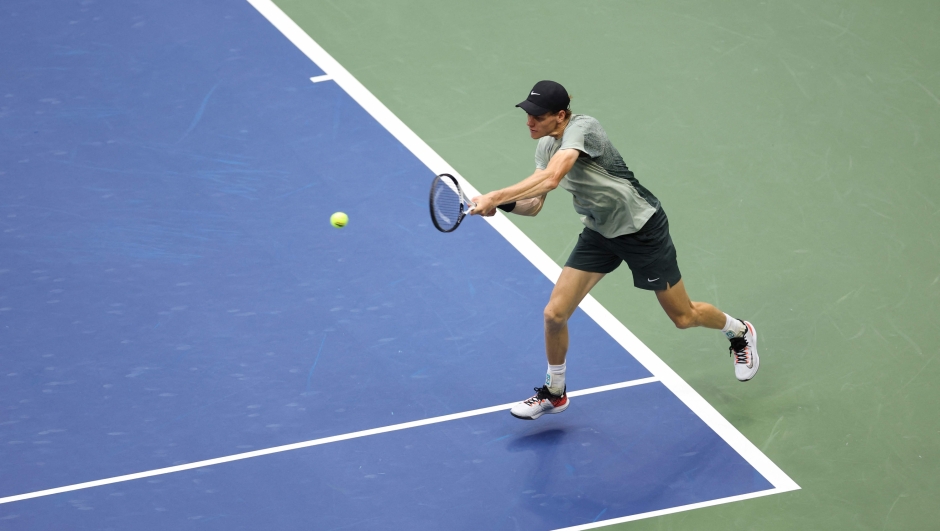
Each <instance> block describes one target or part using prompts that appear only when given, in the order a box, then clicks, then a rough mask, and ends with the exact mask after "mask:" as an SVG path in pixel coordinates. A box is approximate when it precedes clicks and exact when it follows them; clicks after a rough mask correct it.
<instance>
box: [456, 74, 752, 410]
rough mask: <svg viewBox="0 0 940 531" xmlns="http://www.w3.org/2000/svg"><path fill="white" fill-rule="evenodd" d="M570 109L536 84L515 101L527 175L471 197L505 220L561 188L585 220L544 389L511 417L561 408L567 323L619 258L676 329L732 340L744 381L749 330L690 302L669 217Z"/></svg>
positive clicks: (552, 86)
mask: <svg viewBox="0 0 940 531" xmlns="http://www.w3.org/2000/svg"><path fill="white" fill-rule="evenodd" d="M570 103H571V98H570V96H569V95H568V91H566V90H565V88H564V87H563V86H561V85H560V84H558V83H556V82H554V81H539V82H538V83H536V84H535V86H534V87H532V90H530V91H529V95H528V97H526V99H525V101H523V102H522V103H520V104H518V105H516V107H520V108H522V110H524V111H525V112H526V113H527V114H528V118H527V120H526V125H528V127H529V134H530V135H531V136H532V138H534V139H537V140H538V141H539V143H538V146H537V147H536V148H535V173H533V174H532V175H530V176H529V177H527V178H526V179H524V180H522V181H520V182H518V183H516V184H514V185H512V186H510V187H508V188H503V189H501V190H496V191H493V192H490V193H488V194H485V195H481V196H478V197H475V198H473V202H474V203H476V205H477V206H476V208H475V209H474V210H473V211H472V212H471V214H474V215H483V216H492V215H493V214H495V213H496V208H497V205H501V206H500V207H499V208H501V209H502V210H506V211H508V212H512V213H513V214H519V215H522V216H535V215H536V214H538V213H539V211H540V210H541V209H542V205H543V204H544V203H545V196H546V195H547V194H548V193H549V192H551V191H552V190H554V189H555V188H558V187H559V186H561V187H562V188H564V189H565V190H568V191H569V192H571V195H572V196H574V209H575V211H577V212H578V214H580V215H581V221H582V222H583V223H584V229H583V230H582V232H581V235H580V236H579V237H578V243H577V245H575V247H574V250H573V251H572V252H571V256H569V257H568V261H567V263H566V264H565V267H564V268H563V269H562V271H561V276H559V277H558V282H556V283H555V288H554V290H552V295H551V298H550V299H549V301H548V305H547V306H546V307H545V315H544V317H545V352H546V356H547V357H548V372H547V374H546V375H545V384H544V385H543V386H542V387H540V388H539V387H537V388H535V391H536V394H535V396H533V397H532V398H529V399H528V400H524V401H522V402H520V403H518V404H516V405H515V406H514V407H513V408H512V410H511V413H512V414H513V416H515V417H518V418H521V419H529V420H531V419H536V418H538V417H540V416H542V415H543V414H545V413H561V412H562V411H564V410H565V409H567V408H568V404H569V402H568V396H567V393H566V387H565V356H566V355H567V352H568V319H569V318H570V317H571V315H572V314H573V313H574V311H575V309H576V308H577V307H578V304H580V303H581V300H582V299H584V297H585V296H586V295H587V294H588V292H589V291H591V288H593V287H594V285H595V284H597V283H598V281H600V279H602V278H604V275H606V274H607V273H610V272H611V271H613V270H614V269H617V267H618V266H619V265H620V264H621V263H622V262H626V263H627V265H628V266H629V267H630V270H631V271H632V272H633V284H634V286H636V287H638V288H640V289H645V290H649V291H653V292H654V293H656V298H657V299H658V300H659V303H660V305H662V307H663V310H665V311H666V314H667V315H668V316H669V318H670V319H672V322H673V323H675V325H676V327H678V328H681V329H685V328H692V327H695V326H704V327H707V328H714V329H716V330H721V331H722V333H724V334H725V337H727V338H728V339H729V340H730V341H731V346H730V349H729V350H730V353H731V357H732V359H733V361H734V373H735V376H736V377H737V378H738V380H740V381H742V382H746V381H748V380H750V379H751V378H753V377H754V375H755V374H757V369H758V367H759V366H760V358H758V356H757V332H756V331H755V330H754V326H753V325H752V324H751V323H749V322H747V321H742V320H740V319H735V318H733V317H731V316H730V315H728V314H726V313H723V312H722V311H721V310H719V309H718V308H716V307H714V306H712V305H711V304H708V303H705V302H694V301H692V300H690V299H689V295H688V294H687V293H686V291H685V285H684V284H683V283H682V275H681V274H680V273H679V264H678V262H677V261H676V248H675V246H674V245H673V243H672V238H671V237H670V236H669V220H668V219H667V217H666V212H665V211H664V210H663V208H662V205H660V202H659V200H658V199H657V198H656V196H654V195H653V194H652V193H651V192H650V191H649V190H647V189H646V188H644V187H643V185H641V184H640V183H639V181H637V179H636V177H634V175H633V172H632V171H630V169H629V168H627V166H626V164H624V161H623V158H621V156H620V153H619V152H618V151H617V149H616V148H614V146H613V145H611V143H610V140H609V139H608V138H607V133H606V132H605V131H604V129H603V128H602V127H601V124H600V123H599V122H598V121H597V120H595V119H594V118H591V117H590V116H585V115H582V114H572V113H571V108H570Z"/></svg>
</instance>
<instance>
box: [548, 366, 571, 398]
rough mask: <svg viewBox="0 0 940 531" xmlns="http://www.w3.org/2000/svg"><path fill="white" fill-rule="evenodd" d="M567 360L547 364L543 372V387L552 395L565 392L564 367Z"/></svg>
mask: <svg viewBox="0 0 940 531" xmlns="http://www.w3.org/2000/svg"><path fill="white" fill-rule="evenodd" d="M567 364H568V362H567V361H566V362H565V363H562V364H561V365H549V366H548V372H546V373H545V387H548V392H549V393H551V394H553V395H561V394H562V393H564V392H565V368H566V366H567Z"/></svg>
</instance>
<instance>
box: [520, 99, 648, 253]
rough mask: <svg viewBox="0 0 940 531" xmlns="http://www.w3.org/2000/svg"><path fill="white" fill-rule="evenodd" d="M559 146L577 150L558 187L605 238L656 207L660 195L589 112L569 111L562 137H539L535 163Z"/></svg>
mask: <svg viewBox="0 0 940 531" xmlns="http://www.w3.org/2000/svg"><path fill="white" fill-rule="evenodd" d="M561 149H577V150H578V151H580V152H581V154H580V156H579V157H578V160H577V162H575V163H574V166H573V167H572V168H571V171H569V172H568V175H566V176H565V177H564V179H562V180H561V187H562V188H564V189H565V190H568V191H569V192H571V195H572V196H573V202H574V209H575V210H576V211H577V212H578V214H580V215H581V222H582V223H584V226H585V227H587V228H589V229H591V230H594V231H597V232H599V233H600V234H601V235H603V236H604V237H605V238H615V237H617V236H622V235H624V234H633V233H634V232H637V231H639V230H640V229H641V228H643V225H644V224H646V221H647V220H648V219H649V218H650V217H651V216H652V215H653V214H654V213H655V212H656V210H657V209H658V208H659V200H658V199H656V196H654V195H653V194H652V193H650V191H649V190H647V189H646V188H644V187H643V186H642V185H640V183H639V181H637V180H636V178H635V177H634V176H633V172H632V171H630V169H629V168H627V165H626V164H625V163H624V162H623V158H622V157H621V156H620V153H619V152H618V151H617V149H616V148H615V147H614V146H613V145H612V144H611V143H610V140H609V139H608V138H607V133H606V132H605V131H604V128H603V127H601V124H600V122H598V121H597V120H595V119H594V118H591V117H590V116H585V115H583V114H575V115H572V117H571V120H570V121H569V122H568V125H567V126H566V127H565V131H564V133H562V136H561V138H559V139H555V138H552V137H550V136H545V137H542V138H541V139H539V144H538V146H537V147H536V148H535V166H536V167H537V168H538V169H541V170H543V169H545V168H546V166H548V161H549V160H550V159H551V158H552V155H554V154H555V153H557V152H558V150H561Z"/></svg>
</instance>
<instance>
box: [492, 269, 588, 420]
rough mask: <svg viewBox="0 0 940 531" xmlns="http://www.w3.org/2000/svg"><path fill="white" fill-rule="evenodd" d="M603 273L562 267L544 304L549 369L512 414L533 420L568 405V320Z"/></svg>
mask: <svg viewBox="0 0 940 531" xmlns="http://www.w3.org/2000/svg"><path fill="white" fill-rule="evenodd" d="M604 274H605V273H593V272H590V271H581V270H578V269H574V268H572V267H567V266H566V267H565V268H564V269H562V271H561V275H560V276H559V277H558V282H556V283H555V288H554V289H553V290H552V296H551V298H550V299H549V301H548V304H547V305H546V306H545V314H544V315H545V354H546V357H547V358H548V372H547V373H546V375H545V384H544V385H543V386H542V387H541V388H539V387H536V388H535V396H533V397H531V398H529V399H527V400H523V401H522V402H519V403H518V404H516V405H515V406H513V408H512V409H511V410H510V413H512V415H513V416H514V417H517V418H520V419H526V420H533V419H537V418H539V417H541V416H542V415H544V414H545V413H561V412H562V411H564V410H565V409H567V408H568V403H569V402H568V394H567V393H566V388H565V358H566V356H567V353H568V319H570V318H571V316H572V315H573V314H574V311H575V310H576V309H577V308H578V305H579V304H581V301H582V300H584V297H585V296H587V294H588V292H590V291H591V288H593V287H594V286H595V285H596V284H597V283H598V282H599V281H600V280H601V279H602V278H604Z"/></svg>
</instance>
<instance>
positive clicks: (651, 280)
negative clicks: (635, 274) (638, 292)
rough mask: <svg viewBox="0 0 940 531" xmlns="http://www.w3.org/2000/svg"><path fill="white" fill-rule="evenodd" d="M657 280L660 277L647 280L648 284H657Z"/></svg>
mask: <svg viewBox="0 0 940 531" xmlns="http://www.w3.org/2000/svg"><path fill="white" fill-rule="evenodd" d="M657 280H659V277H656V278H648V279H646V281H647V282H656V281H657Z"/></svg>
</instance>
